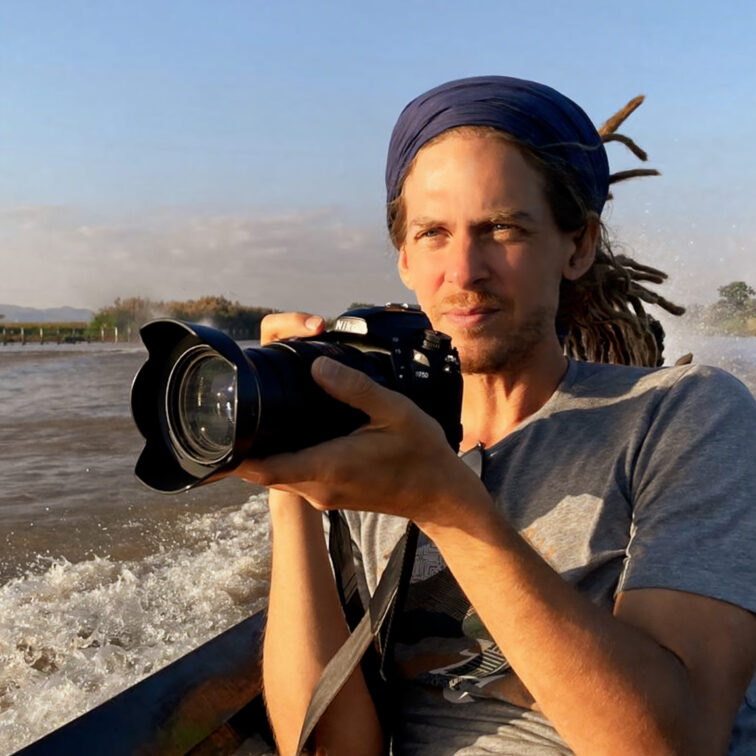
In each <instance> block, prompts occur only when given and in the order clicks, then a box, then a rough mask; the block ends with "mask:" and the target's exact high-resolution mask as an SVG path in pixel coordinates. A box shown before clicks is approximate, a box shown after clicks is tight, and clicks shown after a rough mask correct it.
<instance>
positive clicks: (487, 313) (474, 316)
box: [443, 307, 497, 328]
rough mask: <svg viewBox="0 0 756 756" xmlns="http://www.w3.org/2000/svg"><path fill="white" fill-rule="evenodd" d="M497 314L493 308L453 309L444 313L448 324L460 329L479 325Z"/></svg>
mask: <svg viewBox="0 0 756 756" xmlns="http://www.w3.org/2000/svg"><path fill="white" fill-rule="evenodd" d="M496 312H497V309H496V308H495V307H453V308H451V309H449V310H446V312H444V314H443V317H444V319H445V320H447V321H448V322H450V323H452V324H454V325H456V326H458V327H462V328H471V327H472V326H476V325H480V324H481V323H484V322H485V321H486V320H488V319H489V318H490V317H491V316H492V315H494V314H495V313H496Z"/></svg>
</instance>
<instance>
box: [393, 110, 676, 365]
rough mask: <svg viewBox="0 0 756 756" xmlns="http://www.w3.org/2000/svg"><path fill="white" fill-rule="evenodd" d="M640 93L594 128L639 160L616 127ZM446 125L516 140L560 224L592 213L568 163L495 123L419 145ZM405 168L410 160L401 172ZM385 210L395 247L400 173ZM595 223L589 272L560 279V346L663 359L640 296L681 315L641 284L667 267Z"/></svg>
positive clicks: (400, 220)
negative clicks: (634, 254)
mask: <svg viewBox="0 0 756 756" xmlns="http://www.w3.org/2000/svg"><path fill="white" fill-rule="evenodd" d="M642 101H643V98H642V97H638V98H635V99H634V100H631V101H630V102H629V103H628V104H627V105H626V106H625V108H623V109H622V110H620V111H619V112H618V113H617V114H616V115H614V116H612V118H610V119H609V120H608V121H607V122H606V124H604V126H602V127H601V129H599V134H601V136H602V139H603V140H604V141H605V142H606V141H618V142H621V143H622V144H624V145H625V146H626V147H628V149H630V150H631V151H632V152H633V153H634V154H635V155H636V156H637V157H639V158H640V159H641V160H645V159H646V154H645V152H643V151H642V150H641V149H640V148H639V147H638V146H637V145H636V144H635V143H634V142H633V141H632V140H631V139H629V138H628V137H625V136H623V135H620V134H616V133H615V132H616V129H617V128H618V127H619V125H620V124H621V123H622V122H623V121H624V120H625V118H627V116H628V115H629V114H630V113H632V112H633V110H635V108H637V107H638V105H640V103H641V102H642ZM451 133H454V134H463V135H475V136H480V135H484V136H491V137H493V138H496V139H501V140H504V141H506V142H508V143H510V144H514V145H516V146H517V147H518V148H519V149H520V150H521V151H522V154H523V156H524V157H525V159H526V160H527V161H528V162H529V163H530V164H531V165H532V166H533V167H534V168H535V170H537V171H538V172H539V173H540V175H541V176H542V178H543V180H544V190H545V193H546V199H547V201H548V203H549V207H550V208H551V212H552V215H553V217H554V220H555V222H556V224H557V226H558V227H559V228H560V229H561V230H562V231H577V230H579V229H581V228H584V227H585V226H586V224H587V223H588V221H589V219H590V217H591V215H593V216H594V217H595V215H596V213H595V211H593V210H591V209H590V208H589V206H588V202H587V198H586V197H584V196H583V194H582V193H581V191H580V187H579V186H578V185H577V183H576V182H575V181H574V180H573V178H572V176H571V175H570V173H569V172H568V170H566V169H565V168H564V167H563V166H561V165H557V164H556V163H555V162H554V161H553V160H550V159H549V156H548V155H546V154H545V153H543V152H539V151H536V150H534V149H533V148H531V147H529V146H527V145H524V144H523V143H522V142H520V141H518V140H516V139H514V138H513V137H511V136H510V135H509V134H506V133H505V132H502V131H499V130H497V129H495V128H493V127H490V126H460V127H457V128H455V129H450V130H449V131H445V132H443V133H442V134H439V135H438V136H437V137H434V138H433V139H431V140H430V141H429V142H428V143H427V144H426V145H424V147H423V149H424V148H425V147H428V146H430V145H431V144H434V143H436V142H438V141H440V140H442V139H444V138H445V137H447V136H448V135H449V134H451ZM411 169H412V166H410V167H409V169H408V170H407V173H406V174H405V176H404V178H406V176H407V175H408V174H409V171H410V170H411ZM649 175H658V171H656V170H653V169H636V170H632V171H623V172H621V173H616V174H613V175H612V176H611V177H610V183H616V182H617V181H623V180H625V179H628V178H633V177H635V176H649ZM609 197H610V198H611V195H609ZM387 217H388V223H389V236H390V238H391V241H392V243H393V245H394V247H396V248H397V249H399V248H400V247H401V245H402V244H403V243H404V239H405V236H406V231H407V214H406V205H405V202H404V180H402V188H401V191H400V192H399V195H398V197H397V198H396V199H395V200H394V201H393V202H392V203H390V204H389V206H388V208H387ZM599 225H600V233H599V240H598V245H597V249H596V258H595V261H594V263H593V264H592V265H591V267H590V269H589V270H588V272H587V273H586V274H585V275H583V276H582V277H581V278H579V279H578V280H576V281H569V280H567V279H563V280H562V284H561V288H560V296H559V310H558V313H557V318H556V328H557V333H558V334H559V337H560V340H561V341H562V344H563V346H564V351H565V354H566V355H568V356H569V357H573V358H575V359H579V360H588V361H592V362H608V363H615V364H622V365H646V366H651V367H656V366H658V365H661V364H662V362H663V348H664V331H663V329H662V326H661V324H660V323H659V321H658V320H656V319H655V318H653V317H652V316H651V315H649V314H648V313H647V312H646V310H645V307H644V303H646V304H653V305H657V306H659V307H661V308H662V309H664V310H666V311H667V312H669V313H671V314H673V315H681V314H682V313H683V312H684V311H685V310H684V308H682V307H679V306H678V305H675V304H673V303H672V302H669V301H668V300H666V299H664V298H663V297H662V296H660V295H659V294H657V293H656V292H654V291H652V290H651V289H649V288H647V286H646V285H645V284H647V283H653V284H660V283H662V282H663V281H664V280H665V279H666V278H667V274H666V273H664V272H663V271H661V270H658V269H656V268H652V267H649V266H647V265H641V264H640V263H638V262H636V261H635V260H633V259H632V258H630V257H628V256H626V255H615V254H614V253H613V251H612V248H611V244H610V241H609V234H608V232H607V229H606V227H605V226H604V225H603V224H602V223H601V222H600V221H599Z"/></svg>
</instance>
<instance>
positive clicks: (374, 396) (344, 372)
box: [312, 357, 408, 424]
mask: <svg viewBox="0 0 756 756" xmlns="http://www.w3.org/2000/svg"><path fill="white" fill-rule="evenodd" d="M312 377H313V378H314V379H315V382H316V383H317V384H318V385H319V386H320V387H321V388H323V389H324V390H325V391H327V392H328V393H329V394H330V395H331V396H332V397H334V398H335V399H338V400H339V401H341V402H344V403H345V404H348V405H349V406H350V407H355V408H356V409H359V410H362V411H363V412H364V413H366V414H367V415H369V416H370V419H371V421H372V422H373V423H374V424H384V423H386V422H388V421H389V420H391V419H392V418H396V417H397V412H400V411H401V408H403V406H404V403H405V402H406V401H408V400H407V399H406V398H405V397H404V396H402V395H401V394H398V393H397V392H396V391H391V390H390V389H387V388H384V387H383V386H381V385H379V384H378V383H376V382H375V381H374V380H372V379H371V378H369V377H368V376H367V375H366V374H365V373H363V372H361V371H359V370H354V369H353V368H350V367H347V366H346V365H342V364H341V363H340V362H337V361H336V360H332V359H330V358H329V357H318V358H317V359H316V360H315V361H314V362H313V363H312Z"/></svg>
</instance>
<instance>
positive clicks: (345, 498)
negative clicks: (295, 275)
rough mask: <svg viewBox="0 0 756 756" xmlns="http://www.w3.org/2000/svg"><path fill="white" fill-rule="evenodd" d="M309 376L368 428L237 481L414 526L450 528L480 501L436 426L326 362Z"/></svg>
mask: <svg viewBox="0 0 756 756" xmlns="http://www.w3.org/2000/svg"><path fill="white" fill-rule="evenodd" d="M312 376H313V378H314V380H315V381H316V382H317V383H318V385H319V386H320V387H321V388H323V389H324V390H325V391H326V392H328V393H329V394H330V395H331V396H333V397H334V398H336V399H338V400H340V401H342V402H345V403H346V404H349V405H350V406H352V407H355V408H357V409H360V410H362V411H363V412H364V413H365V414H367V415H368V416H369V417H370V422H369V423H368V424H367V425H364V426H362V427H361V428H358V429H357V430H355V431H354V432H353V433H351V434H349V435H348V436H343V437H341V438H336V439H333V440H331V441H326V442H324V443H322V444H318V445H317V446H313V447H310V448H309V449H304V450H302V451H299V452H295V453H291V454H279V455H275V456H272V457H267V458H266V459H262V460H246V461H245V462H243V463H242V464H241V465H240V467H239V468H238V469H237V475H239V476H241V477H242V478H244V479H245V480H249V481H252V482H255V483H258V484H261V485H264V486H268V487H273V488H278V489H282V490H285V491H290V492H292V493H297V494H299V495H300V496H303V497H304V498H306V499H307V500H308V501H309V502H310V503H311V504H312V505H313V506H314V507H315V508H317V509H360V510H362V511H372V512H382V513H385V514H392V515H398V516H401V517H406V518H409V519H412V520H414V521H416V522H418V523H422V522H423V521H427V520H430V519H433V520H434V521H436V522H438V521H451V520H452V519H453V518H454V516H455V514H457V512H458V508H459V506H460V503H461V502H463V501H465V500H469V499H470V498H471V496H470V495H471V491H476V489H478V490H477V493H478V495H480V494H481V493H482V494H483V495H484V496H486V498H487V495H486V493H485V489H484V488H483V486H482V484H481V483H480V481H479V480H478V478H477V476H475V474H474V473H472V472H471V471H470V470H469V469H468V468H467V466H466V465H465V464H464V463H462V462H461V461H460V460H459V459H458V457H457V455H456V454H455V452H454V451H453V450H452V449H451V447H450V446H449V443H448V442H447V440H446V437H445V435H444V432H443V430H442V429H441V426H440V425H439V424H438V423H437V422H436V421H435V420H434V419H433V418H431V417H430V416H429V415H427V414H426V413H424V412H423V411H422V410H421V409H420V408H419V407H417V405H415V404H414V403H413V402H412V401H411V400H410V399H408V398H407V397H406V396H403V395H402V394H399V393H398V392H396V391H391V390H389V389H387V388H384V387H383V386H380V385H378V384H377V383H376V382H375V381H373V380H371V379H370V378H369V377H368V376H367V375H365V374H364V373H362V372H360V371H358V370H354V369H352V368H349V367H346V366H344V365H342V364H340V363H338V362H336V361H335V360H332V359H329V358H327V357H319V358H318V359H317V360H315V362H314V363H313V366H312Z"/></svg>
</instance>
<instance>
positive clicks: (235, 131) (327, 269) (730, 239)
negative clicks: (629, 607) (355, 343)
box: [0, 0, 756, 315]
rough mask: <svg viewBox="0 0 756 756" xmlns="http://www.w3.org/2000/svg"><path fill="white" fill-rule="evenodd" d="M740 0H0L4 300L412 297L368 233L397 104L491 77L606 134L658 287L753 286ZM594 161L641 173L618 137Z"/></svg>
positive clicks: (386, 252) (627, 237)
mask: <svg viewBox="0 0 756 756" xmlns="http://www.w3.org/2000/svg"><path fill="white" fill-rule="evenodd" d="M755 32H756V3H753V2H752V0H732V1H730V2H725V3H721V2H720V3H716V4H715V3H714V2H696V1H695V0H690V1H688V2H676V1H675V0H666V1H665V2H659V1H658V0H654V1H653V2H650V1H647V0H641V1H639V2H632V1H631V0H628V2H625V3H609V2H605V1H602V2H599V1H597V0H596V1H593V0H573V2H561V1H557V0H554V1H552V2H548V1H547V0H528V1H526V0H495V1H494V0H481V1H480V2H476V1H475V0H468V2H465V3H460V2H458V0H457V1H456V2H447V1H446V0H434V1H433V2H425V1H422V2H421V1H420V0H403V1H399V0H386V1H384V2H381V3H367V2H354V1H353V0H352V2H328V1H327V0H321V1H320V2H304V1H301V2H293V1H287V0H280V2H277V3H271V2H257V1H256V0H213V2H208V1H207V0H201V1H200V0H182V1H179V0H123V1H119V0H62V1H61V0H33V1H32V2H29V0H0V303H6V304H15V305H22V306H32V307H57V306H62V305H69V306H74V307H89V308H91V309H94V310H96V309H97V308H99V307H102V306H105V305H107V304H110V303H111V302H112V301H113V300H114V299H115V298H116V297H129V296H146V297H150V298H152V299H163V300H177V299H178V300H183V299H190V298H196V297H199V296H202V295H223V296H227V297H229V298H231V299H233V300H238V301H240V302H242V303H243V304H249V305H260V306H268V307H276V308H279V309H295V310H305V311H309V312H319V313H323V314H326V315H335V314H337V313H338V312H340V311H341V310H343V309H345V308H346V306H348V305H349V303H351V302H353V301H361V302H385V301H412V295H411V294H410V293H409V292H407V291H406V290H404V289H403V287H402V285H401V283H400V282H399V280H398V277H397V276H396V273H395V268H394V258H393V256H392V250H391V246H390V244H389V242H388V239H387V235H386V230H385V226H384V202H385V194H384V193H385V189H384V185H383V172H384V161H385V155H386V148H387V145H388V139H389V135H390V132H391V129H392V127H393V124H394V122H395V120H396V117H397V116H398V114H399V112H400V110H401V109H402V108H403V107H404V105H405V104H406V103H407V102H408V101H409V100H410V99H412V98H413V97H415V96H416V95H418V94H420V93H421V92H423V91H425V90H427V89H429V88H431V87H433V86H435V85H437V84H440V83H441V82H443V81H447V80H450V79H455V78H460V77H464V76H473V75H482V74H504V75H510V76H519V77H522V78H529V79H535V80H537V81H541V82H543V83H546V84H549V85H551V86H553V87H556V88H557V89H559V90H561V91H562V92H564V93H565V94H567V95H568V96H570V97H572V98H573V99H574V100H576V101H577V102H578V103H579V104H580V105H581V106H582V107H583V108H584V109H585V110H586V112H587V113H588V115H589V116H590V117H591V118H592V119H593V120H594V122H595V123H596V124H597V125H600V124H601V123H603V121H604V120H606V118H608V117H609V116H610V115H612V114H613V113H614V112H615V111H616V110H618V109H619V108H620V107H621V106H622V105H624V104H625V102H627V101H628V100H629V99H630V98H631V97H633V96H635V95H637V94H645V95H646V101H645V103H644V104H643V105H642V106H641V108H640V109H639V110H637V111H636V112H635V113H634V114H633V115H632V116H631V117H630V119H629V120H628V121H627V122H626V124H625V125H624V126H623V128H622V131H623V132H624V133H626V134H627V135H629V136H631V137H632V138H633V139H634V140H635V141H636V142H637V143H638V144H640V145H641V146H642V147H643V148H644V149H645V150H646V151H647V152H648V153H649V162H648V164H647V167H654V168H658V169H659V170H661V171H662V174H663V175H662V176H661V177H658V178H648V179H637V180H634V181H629V182H625V183H623V184H621V185H618V186H617V187H616V188H615V191H614V194H615V199H614V201H613V202H612V203H610V206H609V208H608V210H607V212H606V214H605V220H606V221H607V223H608V225H609V227H610V228H611V229H612V233H613V236H614V237H615V238H616V239H617V241H618V242H619V243H621V249H623V250H624V251H626V252H629V253H632V254H633V255H634V256H636V257H637V258H638V259H639V260H641V261H642V262H646V263H648V264H651V265H657V266H659V267H661V268H662V269H664V270H666V271H667V272H668V273H669V274H670V281H669V282H668V283H667V284H666V285H665V287H664V289H666V292H665V293H666V295H667V296H669V297H671V298H673V299H676V300H677V301H680V302H682V303H685V304H689V303H692V302H707V301H712V300H714V299H716V297H717V291H716V290H717V288H718V287H719V286H721V285H723V284H726V283H729V282H730V281H732V280H736V279H737V280H746V281H748V282H749V283H750V284H751V285H753V286H755V287H756V255H755V254H754V251H755V250H756V212H754V209H755V205H756V199H754V198H755V197H756V190H755V189H754V186H753V183H754V177H756V147H755V146H754V145H755V143H756V54H755V53H754V50H753V37H754V33H755ZM608 151H609V158H610V165H611V167H612V170H621V169H626V168H632V167H640V164H639V163H638V162H637V161H636V160H635V158H633V157H632V156H629V154H628V153H627V152H626V151H625V150H624V148H623V147H621V146H620V145H617V144H613V145H609V147H608Z"/></svg>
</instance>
